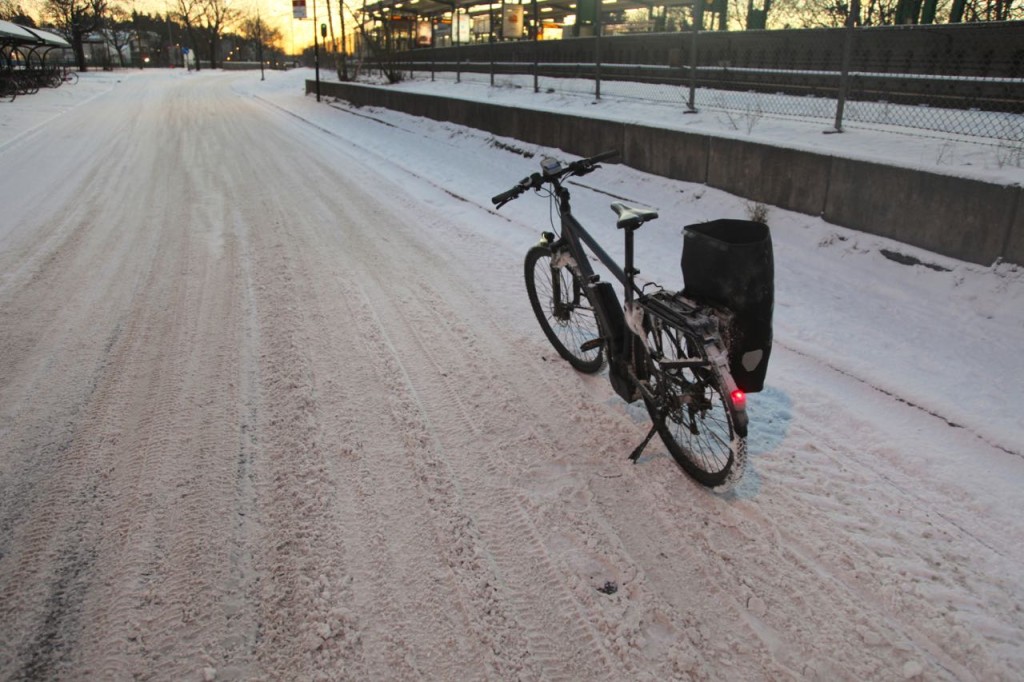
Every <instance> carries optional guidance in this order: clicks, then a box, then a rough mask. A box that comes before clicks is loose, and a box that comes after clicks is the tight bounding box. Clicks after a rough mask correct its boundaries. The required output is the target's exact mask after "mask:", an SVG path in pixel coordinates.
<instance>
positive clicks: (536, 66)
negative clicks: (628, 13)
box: [399, 22, 1024, 143]
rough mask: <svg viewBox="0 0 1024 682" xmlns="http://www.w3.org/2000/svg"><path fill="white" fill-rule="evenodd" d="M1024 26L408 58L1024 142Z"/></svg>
mask: <svg viewBox="0 0 1024 682" xmlns="http://www.w3.org/2000/svg"><path fill="white" fill-rule="evenodd" d="M1022 35H1024V22H997V23H996V22H991V23H978V24H959V25H943V26H898V27H877V28H839V29H805V30H779V31H742V32H684V33H671V34H627V35H617V36H600V37H596V38H595V37H590V38H571V39H565V40H552V41H516V42H507V43H494V42H489V43H482V44H473V45H461V46H456V47H447V48H434V49H426V50H414V51H410V52H406V53H401V54H400V55H399V60H400V61H401V62H402V63H403V64H404V67H405V68H406V69H407V73H408V74H409V75H410V76H411V77H415V78H454V79H458V80H462V79H472V80H481V79H487V80H488V81H489V82H490V83H491V84H492V85H509V84H514V85H516V86H517V87H531V86H532V87H533V88H534V90H535V91H538V92H539V91H560V92H570V93H578V94H581V95H586V96H589V97H597V98H602V97H615V98H624V99H640V100H646V101H658V102H663V103H666V104H669V105H673V106H679V107H680V108H681V109H683V110H691V111H694V110H701V109H713V110H718V111H722V112H724V115H726V116H730V117H737V118H738V119H742V118H746V119H748V120H752V119H753V118H755V117H760V116H781V117H799V118H810V119H822V120H824V121H827V122H828V125H830V126H833V127H835V128H836V129H837V130H841V129H842V128H843V127H844V126H859V127H873V128H877V127H888V126H893V127H900V128H913V129H920V130H928V131H934V132H939V133H953V134H961V135H969V136H977V137H984V138H991V139H997V140H1006V141H1010V142H1013V143H1021V142H1024V42H1022V41H1021V36H1022ZM738 125H739V124H738Z"/></svg>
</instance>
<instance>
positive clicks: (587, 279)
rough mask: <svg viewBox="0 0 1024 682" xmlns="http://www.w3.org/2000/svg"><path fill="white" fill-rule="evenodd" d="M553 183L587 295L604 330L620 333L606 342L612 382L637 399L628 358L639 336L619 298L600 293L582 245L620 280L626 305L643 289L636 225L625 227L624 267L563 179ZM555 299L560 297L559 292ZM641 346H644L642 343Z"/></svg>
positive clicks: (627, 397)
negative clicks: (636, 260) (576, 206)
mask: <svg viewBox="0 0 1024 682" xmlns="http://www.w3.org/2000/svg"><path fill="white" fill-rule="evenodd" d="M552 185H554V194H555V197H556V199H557V200H558V213H559V217H560V218H561V226H562V234H561V238H562V240H564V241H565V244H566V245H567V246H568V249H569V253H570V255H572V257H573V260H574V261H575V262H576V267H577V269H578V270H579V275H580V278H581V279H582V280H583V286H585V287H586V288H587V289H588V291H589V292H590V293H589V294H588V296H587V298H588V299H589V300H590V302H591V304H592V305H593V306H594V312H595V314H596V315H597V319H598V322H600V324H601V328H602V329H603V330H604V332H605V334H610V335H614V334H615V333H616V332H618V333H619V334H620V338H619V340H618V341H620V342H616V339H614V338H609V339H608V340H609V343H607V344H605V346H606V349H607V352H608V363H609V365H610V366H611V368H612V370H613V371H612V373H611V375H612V385H613V386H614V388H615V390H616V392H617V393H618V394H619V395H620V396H621V397H622V398H623V399H625V400H628V401H631V400H635V399H636V398H637V397H638V396H637V393H636V391H637V390H638V389H637V387H636V386H635V383H636V377H635V375H634V373H633V372H632V371H631V369H630V365H631V364H632V363H630V362H629V360H630V359H631V358H634V355H635V349H636V347H637V345H636V343H635V341H636V339H635V338H634V335H633V333H632V332H631V331H630V329H629V327H628V325H626V324H625V316H624V314H623V310H622V307H621V306H620V304H619V301H618V298H616V297H614V296H602V295H600V294H599V290H598V287H599V285H600V284H601V281H600V276H599V275H598V274H597V273H595V272H594V268H593V267H591V265H590V259H589V258H588V257H587V254H586V251H585V250H584V249H583V244H586V245H587V247H589V248H590V250H591V251H592V252H593V253H594V255H595V256H597V259H598V260H599V261H601V263H602V264H603V265H604V266H605V267H606V268H608V270H609V272H611V273H612V275H613V276H614V277H615V278H616V279H617V280H619V282H620V283H621V284H622V286H623V287H624V289H625V292H626V305H627V306H628V305H630V304H631V303H632V302H633V300H634V296H635V294H638V293H641V292H640V290H639V289H637V288H636V284H635V281H634V280H635V277H636V274H637V271H636V270H635V269H634V267H633V229H630V228H626V229H625V232H626V234H625V239H626V249H625V251H626V252H625V267H624V268H622V267H619V265H618V263H616V262H615V260H613V259H612V257H611V256H609V255H608V254H607V253H606V252H605V250H604V249H603V248H601V245H600V244H598V243H597V241H596V240H595V239H594V237H593V236H591V234H590V233H589V232H587V230H586V228H584V227H583V225H581V224H580V222H579V221H578V220H576V217H575V216H573V214H572V207H571V205H570V200H569V191H568V190H567V189H565V188H564V187H562V185H561V183H560V182H557V181H555V182H552ZM634 229H635V228H634ZM555 281H557V278H555ZM608 286H609V287H610V286H611V285H610V284H609V285H608ZM555 299H556V300H560V297H559V296H558V295H557V292H556V296H555ZM640 347H641V348H644V347H643V346H642V345H641V346H640ZM644 351H646V348H644Z"/></svg>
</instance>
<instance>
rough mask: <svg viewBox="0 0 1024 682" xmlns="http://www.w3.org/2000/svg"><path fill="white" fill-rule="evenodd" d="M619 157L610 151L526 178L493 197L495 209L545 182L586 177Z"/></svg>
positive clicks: (615, 151) (538, 187) (614, 151)
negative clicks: (602, 164) (609, 160)
mask: <svg viewBox="0 0 1024 682" xmlns="http://www.w3.org/2000/svg"><path fill="white" fill-rule="evenodd" d="M618 155H619V152H618V151H617V150H614V149H612V150H609V151H606V152H601V153H600V154H597V155H596V156H591V157H589V158H586V159H580V160H579V161H573V162H572V163H570V164H569V165H568V166H565V167H564V168H562V169H560V170H559V171H557V172H555V173H553V174H551V175H541V174H540V173H534V174H533V175H531V176H529V177H525V178H523V179H522V180H520V181H519V182H518V183H517V184H516V186H515V187H513V188H512V189H510V190H507V191H505V192H502V193H501V194H496V195H495V196H493V197H491V203H493V204H494V207H495V208H501V207H502V206H504V205H505V204H507V203H508V202H510V201H512V200H513V199H516V198H518V197H519V195H521V194H522V193H523V192H525V191H526V190H528V189H540V188H541V186H543V185H544V183H545V182H557V181H558V180H561V179H562V178H563V177H565V176H566V175H586V174H587V173H589V172H591V171H593V170H594V169H596V168H597V164H598V163H600V162H601V161H606V160H608V159H611V158H613V157H616V156H618Z"/></svg>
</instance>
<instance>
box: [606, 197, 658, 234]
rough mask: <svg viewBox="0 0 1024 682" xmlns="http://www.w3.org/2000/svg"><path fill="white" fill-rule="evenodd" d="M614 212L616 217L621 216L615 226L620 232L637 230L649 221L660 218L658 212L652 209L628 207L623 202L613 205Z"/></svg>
mask: <svg viewBox="0 0 1024 682" xmlns="http://www.w3.org/2000/svg"><path fill="white" fill-rule="evenodd" d="M612 210H613V211H615V215H617V216H619V221H618V222H617V223H615V225H616V227H618V228H619V229H620V230H635V229H637V228H639V227H640V226H641V225H643V224H644V223H646V222H647V221H648V220H654V219H655V218H657V217H658V212H657V211H655V210H654V209H652V208H643V207H641V206H628V205H626V204H624V203H622V202H621V201H616V202H615V203H613V204H612Z"/></svg>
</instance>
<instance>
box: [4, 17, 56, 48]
mask: <svg viewBox="0 0 1024 682" xmlns="http://www.w3.org/2000/svg"><path fill="white" fill-rule="evenodd" d="M0 44H3V45H16V46H20V45H29V46H34V47H38V46H43V45H45V46H47V47H67V48H70V47H71V44H70V43H68V41H67V40H65V39H64V38H63V36H59V35H57V34H56V33H53V32H52V31H44V30H43V29H41V28H29V27H28V26H19V25H18V24H15V23H13V22H10V21H4V20H3V19H0Z"/></svg>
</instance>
